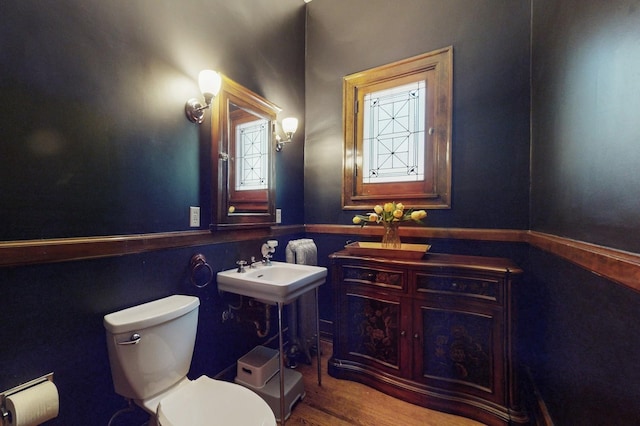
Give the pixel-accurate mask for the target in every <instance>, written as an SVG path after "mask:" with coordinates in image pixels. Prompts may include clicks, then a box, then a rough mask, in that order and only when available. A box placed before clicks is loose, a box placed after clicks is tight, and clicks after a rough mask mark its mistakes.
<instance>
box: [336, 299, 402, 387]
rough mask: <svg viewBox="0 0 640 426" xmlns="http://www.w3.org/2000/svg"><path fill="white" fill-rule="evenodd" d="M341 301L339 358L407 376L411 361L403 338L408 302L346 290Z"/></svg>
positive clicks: (396, 374) (395, 374)
mask: <svg viewBox="0 0 640 426" xmlns="http://www.w3.org/2000/svg"><path fill="white" fill-rule="evenodd" d="M350 290H353V289H350ZM344 298H345V305H344V306H345V308H346V309H344V311H343V312H342V315H343V316H342V318H341V319H342V321H341V322H342V323H343V324H344V327H345V329H344V334H343V335H342V336H341V338H343V339H344V341H343V342H342V343H341V345H340V347H341V348H342V351H343V353H342V354H340V358H342V359H345V360H350V361H354V362H357V363H360V364H363V365H366V366H368V367H370V368H373V369H377V370H381V371H383V372H386V373H389V374H392V375H394V376H406V375H407V374H408V372H409V371H410V362H411V361H410V356H411V350H410V348H408V347H407V344H408V339H407V338H406V336H407V334H408V333H410V330H407V326H410V325H411V324H410V316H409V311H410V309H411V303H410V301H407V300H403V298H402V297H399V296H396V295H376V294H375V293H373V292H367V291H362V292H360V291H349V292H347V293H346V294H345V296H344Z"/></svg>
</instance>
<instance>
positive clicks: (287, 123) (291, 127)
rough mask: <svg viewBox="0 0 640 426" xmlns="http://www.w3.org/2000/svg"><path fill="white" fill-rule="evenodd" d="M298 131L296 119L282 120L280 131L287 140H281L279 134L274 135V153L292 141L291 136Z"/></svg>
mask: <svg viewBox="0 0 640 426" xmlns="http://www.w3.org/2000/svg"><path fill="white" fill-rule="evenodd" d="M296 130H298V119H297V118H293V117H287V118H285V119H283V120H282V131H283V132H284V134H285V135H286V136H287V139H284V140H283V139H282V138H281V137H280V135H279V134H277V133H276V151H277V152H280V151H282V148H284V144H285V143H289V142H291V141H292V140H293V134H294V133H295V132H296Z"/></svg>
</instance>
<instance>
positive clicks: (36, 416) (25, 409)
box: [6, 380, 59, 426]
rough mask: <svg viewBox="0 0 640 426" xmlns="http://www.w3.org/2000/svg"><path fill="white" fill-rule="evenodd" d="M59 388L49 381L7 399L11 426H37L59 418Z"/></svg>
mask: <svg viewBox="0 0 640 426" xmlns="http://www.w3.org/2000/svg"><path fill="white" fill-rule="evenodd" d="M58 407H59V401H58V388H57V387H56V385H55V384H54V383H53V382H51V381H49V380H47V381H45V382H43V383H40V384H38V385H35V386H32V387H30V388H28V389H25V390H23V391H20V392H18V393H14V394H13V395H10V396H8V397H7V400H6V409H7V411H8V412H9V413H10V421H9V423H8V424H9V425H10V426H36V425H39V424H40V423H44V422H46V421H47V420H51V419H53V418H54V417H57V416H58Z"/></svg>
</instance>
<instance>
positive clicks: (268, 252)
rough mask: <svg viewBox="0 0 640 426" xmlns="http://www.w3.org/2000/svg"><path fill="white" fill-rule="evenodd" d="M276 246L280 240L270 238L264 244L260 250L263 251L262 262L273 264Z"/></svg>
mask: <svg viewBox="0 0 640 426" xmlns="http://www.w3.org/2000/svg"><path fill="white" fill-rule="evenodd" d="M276 247H278V241H276V240H269V241H267V242H266V243H264V244H262V248H261V250H260V251H261V252H262V262H263V263H264V264H265V265H267V266H269V265H271V258H272V257H273V253H275V251H276Z"/></svg>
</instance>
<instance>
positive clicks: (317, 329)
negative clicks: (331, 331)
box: [316, 287, 322, 386]
mask: <svg viewBox="0 0 640 426" xmlns="http://www.w3.org/2000/svg"><path fill="white" fill-rule="evenodd" d="M316 348H317V351H316V352H317V355H318V386H322V366H321V365H320V303H319V302H318V287H316Z"/></svg>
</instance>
